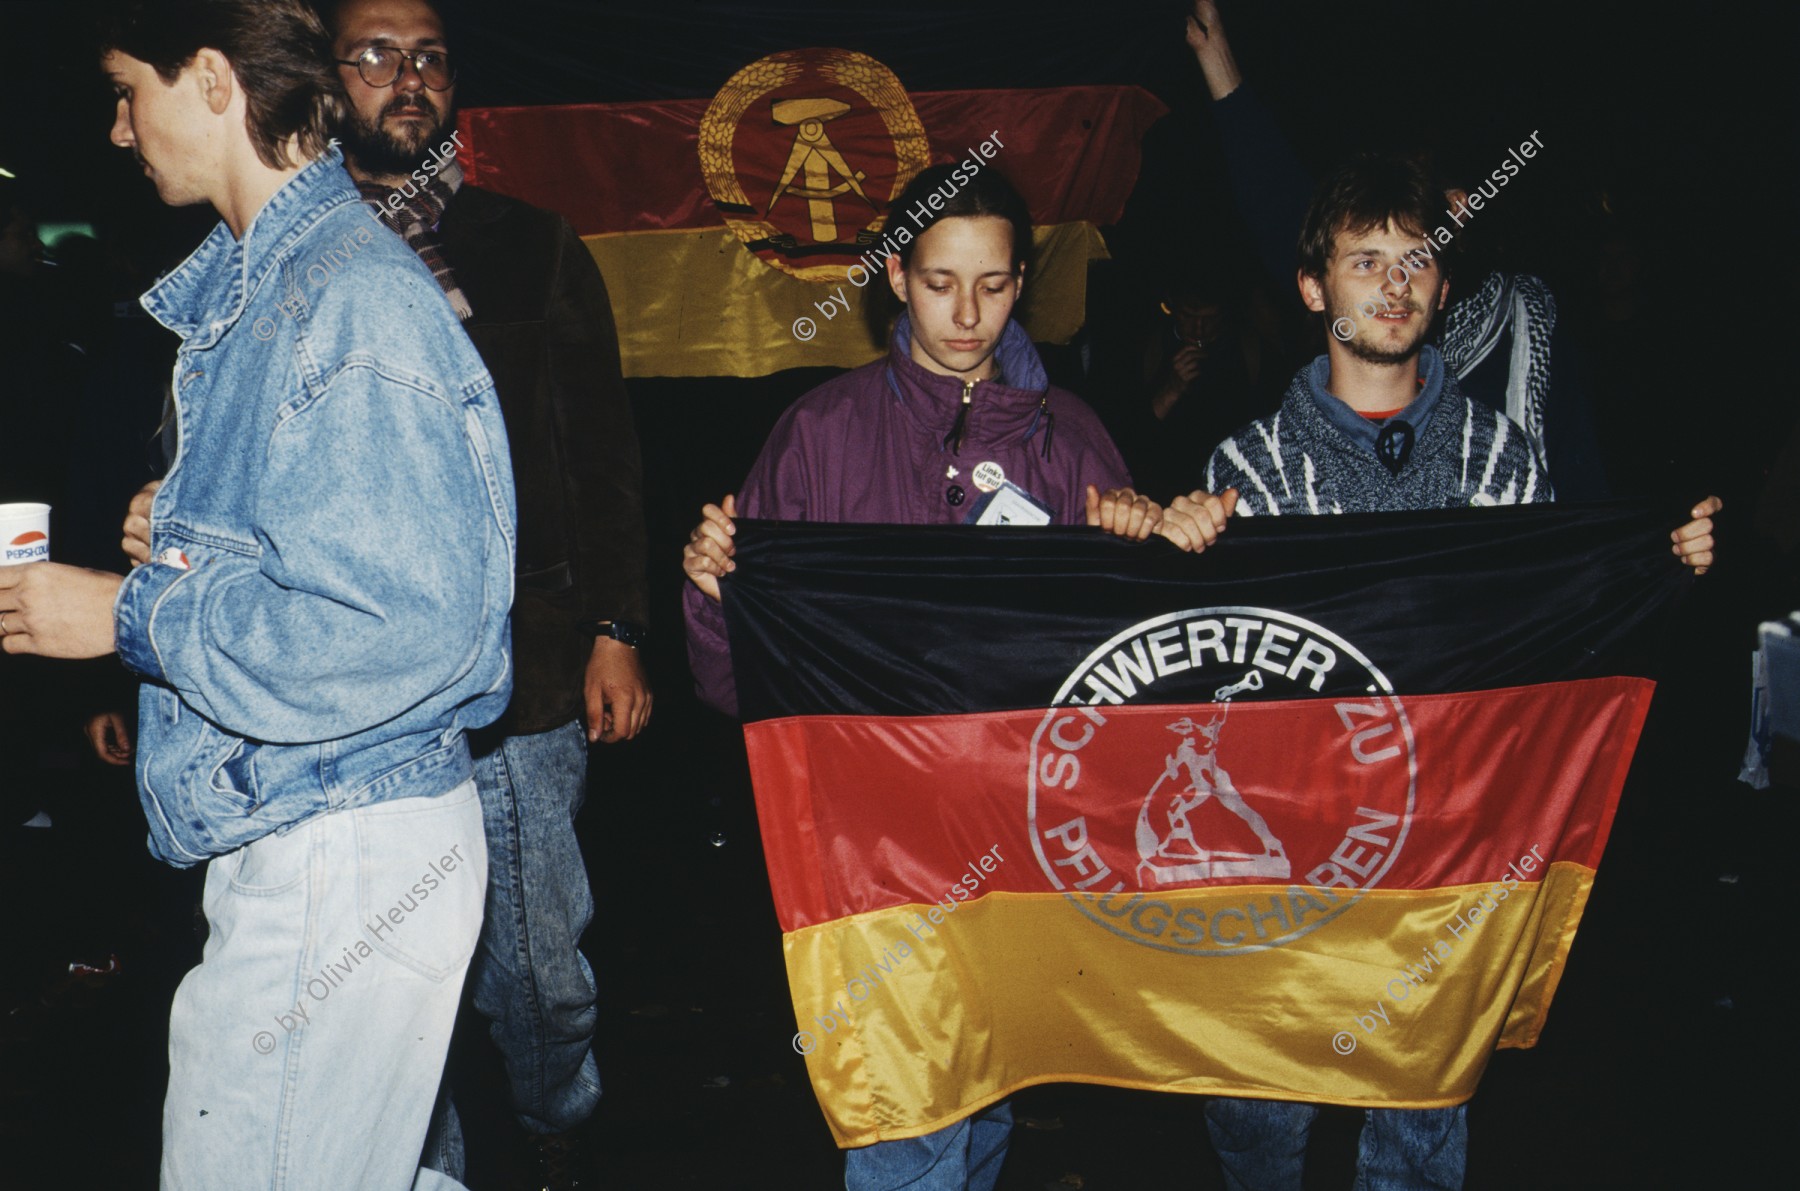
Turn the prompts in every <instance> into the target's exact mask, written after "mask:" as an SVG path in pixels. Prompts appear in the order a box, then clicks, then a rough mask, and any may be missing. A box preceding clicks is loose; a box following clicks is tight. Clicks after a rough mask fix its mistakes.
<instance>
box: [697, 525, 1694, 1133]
mask: <svg viewBox="0 0 1800 1191" xmlns="http://www.w3.org/2000/svg"><path fill="white" fill-rule="evenodd" d="M1678 521H1679V517H1673V518H1672V517H1669V516H1664V515H1660V514H1659V513H1657V512H1655V511H1651V510H1648V509H1645V508H1643V507H1640V506H1624V505H1603V506H1585V507H1555V506H1540V507H1533V508H1519V509H1482V510H1461V511H1452V512H1442V513H1423V514H1387V515H1378V516H1338V517H1304V518H1288V517H1283V518H1257V519H1256V520H1254V521H1239V522H1233V524H1232V526H1231V529H1230V532H1229V533H1227V534H1226V535H1225V536H1224V537H1223V538H1222V539H1221V540H1220V543H1219V544H1218V545H1217V546H1215V547H1214V548H1212V549H1210V550H1208V551H1206V552H1205V553H1204V554H1201V555H1198V556H1195V555H1188V554H1183V553H1180V552H1178V551H1176V550H1174V549H1172V548H1171V547H1169V545H1168V544H1167V543H1166V542H1163V541H1161V540H1160V539H1153V540H1152V541H1150V542H1148V543H1143V544H1135V543H1126V542H1122V541H1120V540H1117V539H1113V538H1110V537H1105V536H1102V535H1101V534H1099V533H1098V532H1096V531H1085V532H1084V531H1081V530H1067V529H1005V528H1002V529H978V528H951V529H943V528H924V527H917V528H915V527H887V526H880V527H874V526H845V525H800V524H775V523H766V522H763V523H759V522H752V521H743V522H739V530H738V535H737V560H738V567H737V570H736V571H735V572H734V573H733V575H732V576H731V577H730V579H729V580H728V581H727V582H726V584H725V585H724V588H725V605H724V611H725V615H726V620H727V624H728V627H729V630H730V635H731V647H732V656H733V662H734V666H735V668H736V672H737V687H738V692H739V698H740V702H741V706H742V712H743V716H744V719H745V728H744V735H745V739H746V742H747V745H748V749H749V758H750V767H751V774H752V777H753V779H754V784H755V789H756V801H757V811H758V816H759V819H760V822H761V828H762V835H763V844H764V848H765V849H766V853H767V859H768V865H769V874H770V881H771V884H772V885H773V887H774V894H775V903H776V909H777V912H778V914H779V917H780V922H781V927H782V931H783V948H784V950H785V952H786V959H787V968H788V976H789V981H790V984H791V988H792V993H793V999H794V1015H795V1020H796V1022H797V1024H798V1026H799V1027H800V1030H801V1034H800V1035H799V1036H798V1037H797V1039H796V1046H797V1047H798V1048H799V1049H801V1050H802V1051H810V1052H811V1053H810V1054H809V1057H808V1059H807V1064H808V1070H809V1072H810V1074H811V1077H812V1080H813V1084H814V1088H815V1090H816V1091H817V1094H818V1097H819V1102H820V1104H821V1105H822V1106H823V1108H824V1111H825V1115H826V1118H827V1120H828V1121H829V1123H830V1126H831V1129H832V1131H833V1133H834V1134H835V1136H836V1138H837V1141H838V1143H839V1145H841V1146H860V1145H867V1144H870V1143H872V1142H875V1141H877V1140H885V1139H893V1138H903V1137H911V1136H917V1135H920V1134H923V1133H927V1132H930V1131H933V1130H935V1129H938V1128H940V1127H942V1126H944V1125H946V1124H948V1123H950V1122H952V1121H955V1120H957V1119H959V1118H961V1117H964V1116H967V1115H969V1114H970V1113H972V1112H975V1111H977V1110H979V1109H980V1108H982V1107H984V1106H986V1105H988V1104H991V1103H993V1102H994V1101H997V1100H999V1099H1001V1098H1002V1097H1004V1096H1006V1095H1008V1094H1009V1093H1011V1092H1014V1091H1016V1090H1018V1089H1019V1088H1022V1087H1026V1086H1029V1085H1032V1084H1037V1083H1044V1082H1048V1081H1059V1080H1073V1081H1079V1082H1085V1083H1099V1084H1111V1085H1115V1086H1120V1087H1132V1088H1147V1089H1157V1090H1165V1091H1179V1092H1199V1093H1225V1094H1233V1095H1239V1096H1249V1097H1267V1098H1279V1099H1298V1100H1307V1101H1315V1102H1321V1103H1330V1104H1344V1105H1361V1106H1373V1105H1383V1106H1396V1107H1412V1108H1425V1107H1435V1106H1444V1105H1450V1104H1455V1103H1459V1102H1461V1101H1463V1100H1466V1099H1467V1098H1468V1097H1469V1096H1470V1095H1471V1094H1472V1093H1473V1092H1474V1090H1475V1086H1476V1083H1477V1081H1478V1080H1479V1079H1480V1076H1481V1073H1482V1070H1483V1068H1484V1067H1485V1065H1486V1063H1487V1059H1488V1056H1489V1055H1490V1054H1491V1053H1492V1052H1493V1050H1494V1048H1495V1047H1496V1046H1513V1047H1525V1046H1531V1045H1534V1044H1535V1043H1536V1041H1537V1038H1538V1035H1539V1032H1540V1031H1541V1030H1542V1029H1543V1026H1544V1021H1545V1017H1546V1014H1547V1013H1548V1010H1549V1007H1550V1001H1551V997H1552V995H1553V994H1554V992H1555V990H1556V985H1557V982H1558V980H1559V979H1560V977H1561V975H1562V970H1563V964H1564V961H1565V960H1566V958H1567V956H1568V953H1569V948H1570V945H1571V944H1572V943H1573V941H1574V936H1575V930H1576V926H1577V924H1578V923H1579V921H1580V918H1581V912H1582V908H1583V906H1584V905H1585V903H1586V901H1587V896H1588V891H1589V889H1590V887H1591V886H1592V883H1593V880H1594V873H1595V869H1596V868H1597V867H1598V865H1599V863H1600V857H1601V853H1602V852H1603V851H1604V849H1605V846H1606V837H1607V833H1608V830H1609V829H1610V826H1611V823H1612V819H1613V813H1614V810H1615V808H1616V806H1617V803H1618V797H1619V790H1620V787H1621V785H1622V783H1623V781H1624V778H1625V773H1626V769H1627V767H1628V765H1629V764H1630V761H1631V756H1632V751H1633V749H1634V748H1635V746H1636V742H1637V738H1638V733H1639V730H1640V728H1641V726H1642V724H1643V719H1644V714H1645V711H1646V709H1647V705H1648V703H1649V701H1650V696H1651V692H1652V689H1653V682H1652V680H1651V678H1650V677H1649V675H1650V674H1651V667H1650V662H1651V661H1652V660H1653V658H1654V656H1655V651H1656V649H1657V646H1658V643H1659V641H1658V638H1659V635H1660V632H1661V627H1662V624H1663V622H1664V621H1665V619H1666V616H1665V613H1666V611H1667V610H1668V609H1669V608H1670V607H1671V605H1672V603H1673V600H1672V597H1674V596H1675V595H1676V594H1678V593H1679V592H1680V591H1681V590H1683V588H1684V586H1685V584H1686V582H1687V578H1686V576H1687V572H1686V571H1685V570H1684V569H1683V568H1682V567H1681V566H1680V565H1679V564H1678V563H1677V562H1676V561H1675V560H1674V559H1673V557H1672V556H1671V554H1670V552H1669V548H1668V537H1667V535H1668V531H1669V530H1670V528H1672V527H1673V525H1674V524H1676V523H1677V522H1678Z"/></svg>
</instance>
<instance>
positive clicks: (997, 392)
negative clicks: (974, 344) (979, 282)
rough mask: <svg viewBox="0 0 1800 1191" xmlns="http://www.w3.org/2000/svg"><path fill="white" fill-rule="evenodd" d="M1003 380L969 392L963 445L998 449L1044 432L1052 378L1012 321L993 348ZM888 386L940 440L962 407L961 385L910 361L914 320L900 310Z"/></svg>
mask: <svg viewBox="0 0 1800 1191" xmlns="http://www.w3.org/2000/svg"><path fill="white" fill-rule="evenodd" d="M994 356H995V359H996V362H997V363H998V364H999V365H1000V378H1001V379H1000V380H984V381H977V382H976V384H975V387H974V389H973V390H971V391H970V394H969V413H968V419H967V421H966V422H965V424H964V430H963V444H964V448H965V449H967V448H968V447H969V446H971V445H974V444H977V443H979V444H983V445H998V444H1000V443H1004V442H1009V441H1013V440H1020V441H1023V440H1027V439H1031V438H1033V437H1035V436H1036V435H1038V434H1040V433H1043V432H1044V429H1045V422H1046V418H1047V414H1046V410H1045V406H1046V403H1047V396H1048V389H1049V388H1050V377H1049V374H1048V373H1046V372H1045V371H1044V362H1043V361H1042V360H1041V359H1039V358H1038V353H1037V348H1036V347H1034V346H1033V345H1032V342H1031V336H1030V335H1028V334H1026V332H1025V328H1024V327H1021V326H1020V325H1019V324H1018V323H1017V322H1015V321H1013V320H1011V319H1008V320H1007V323H1006V330H1005V331H1003V332H1001V334H1000V345H999V347H997V348H995V349H994ZM887 382H888V388H889V389H891V390H892V391H893V393H894V397H895V400H896V401H897V402H898V403H899V404H900V405H901V406H902V407H904V408H905V409H906V411H907V413H908V414H910V415H911V416H912V417H913V418H914V420H916V421H917V422H918V423H919V425H920V426H921V427H922V428H924V429H926V430H929V431H931V432H933V433H934V434H936V435H937V436H938V437H940V438H941V437H942V436H944V435H946V434H948V433H949V431H950V428H951V426H952V425H954V424H955V422H956V415H957V411H958V410H959V409H960V408H961V406H962V398H963V382H962V381H960V380H957V379H956V378H955V377H952V376H942V375H940V374H938V373H936V372H932V371H931V370H930V369H928V368H925V367H924V366H923V365H921V364H919V363H918V362H917V361H916V360H914V359H913V358H912V316H911V315H910V314H907V313H905V312H902V313H901V315H900V318H899V320H898V321H897V322H896V323H895V324H894V335H893V340H892V342H891V343H890V345H889V350H888V367H887Z"/></svg>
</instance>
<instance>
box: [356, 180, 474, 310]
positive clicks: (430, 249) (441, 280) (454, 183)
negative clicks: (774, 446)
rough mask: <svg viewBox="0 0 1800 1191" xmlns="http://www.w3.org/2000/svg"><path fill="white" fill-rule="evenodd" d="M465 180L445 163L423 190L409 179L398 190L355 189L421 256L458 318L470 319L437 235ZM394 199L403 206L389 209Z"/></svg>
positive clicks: (360, 184) (361, 185)
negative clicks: (445, 213)
mask: <svg viewBox="0 0 1800 1191" xmlns="http://www.w3.org/2000/svg"><path fill="white" fill-rule="evenodd" d="M417 177H418V173H417V171H414V173H413V178H414V179H416V178H417ZM462 180H463V176H462V167H460V166H458V165H457V164H456V162H455V161H454V160H446V161H445V162H444V164H443V168H441V169H440V170H438V174H437V177H435V178H431V179H429V180H428V181H426V183H425V184H424V185H423V186H415V185H414V184H413V181H412V180H411V179H409V180H408V181H406V182H403V183H401V184H400V186H399V187H398V188H395V189H390V188H388V187H386V186H383V185H381V184H380V183H378V182H358V183H357V184H356V188H357V189H358V190H360V191H361V192H362V196H363V198H365V199H367V200H368V201H369V205H370V206H371V207H373V208H374V209H375V214H376V215H377V216H379V217H380V218H382V219H385V220H386V221H387V224H388V226H389V227H391V228H393V229H394V230H395V231H396V232H399V233H400V238H401V239H403V240H405V241H406V243H407V246H408V247H410V248H411V249H412V250H413V251H414V252H416V253H418V254H419V259H420V260H422V261H424V262H425V267H426V268H428V269H430V270H431V275H432V276H433V277H435V278H437V282H438V284H439V285H440V286H442V287H443V288H444V296H445V297H447V298H449V299H450V306H451V308H452V309H454V310H455V311H456V316H457V317H458V318H468V317H469V316H470V315H471V314H473V313H474V312H475V310H474V307H472V306H470V305H469V299H468V298H467V297H465V296H464V295H463V292H462V287H460V286H458V285H457V284H456V275H455V274H453V273H452V272H451V271H450V262H449V261H446V260H445V259H444V253H443V250H442V249H440V248H439V247H438V242H437V238H436V234H435V233H436V232H437V225H438V221H439V220H440V219H442V218H443V217H444V208H446V207H448V206H449V205H450V200H451V199H452V198H454V197H455V196H456V191H457V188H458V187H460V186H461V185H462ZM395 195H398V196H399V198H400V206H398V207H390V206H389V205H388V203H389V202H390V200H391V199H392V198H393V197H394V196H395Z"/></svg>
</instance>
